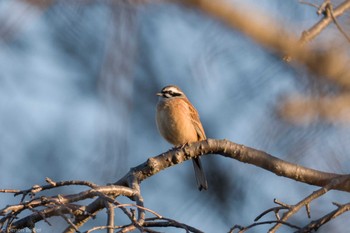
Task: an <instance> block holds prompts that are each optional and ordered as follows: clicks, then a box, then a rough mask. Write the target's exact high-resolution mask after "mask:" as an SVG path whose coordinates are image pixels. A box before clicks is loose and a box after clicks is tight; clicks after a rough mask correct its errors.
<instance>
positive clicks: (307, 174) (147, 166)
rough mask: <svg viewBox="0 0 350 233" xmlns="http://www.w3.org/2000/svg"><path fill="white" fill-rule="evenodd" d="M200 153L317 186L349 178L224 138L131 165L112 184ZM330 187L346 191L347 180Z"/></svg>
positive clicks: (147, 174) (149, 173) (141, 176)
mask: <svg viewBox="0 0 350 233" xmlns="http://www.w3.org/2000/svg"><path fill="white" fill-rule="evenodd" d="M204 154H220V155H223V156H225V157H228V158H232V159H236V160H238V161H241V162H244V163H249V164H252V165H255V166H257V167H260V168H263V169H265V170H268V171H270V172H272V173H275V174H276V175H278V176H284V177H287V178H290V179H293V180H295V181H299V182H303V183H307V184H311V185H316V186H320V187H323V186H325V185H327V184H328V183H329V182H330V181H332V179H334V178H340V177H342V176H346V177H349V178H350V176H349V175H342V174H335V173H327V172H322V171H317V170H314V169H310V168H306V167H303V166H300V165H297V164H294V163H290V162H286V161H283V160H281V159H279V158H277V157H274V156H272V155H269V154H268V153H265V152H263V151H260V150H256V149H253V148H249V147H246V146H243V145H239V144H236V143H233V142H230V141H228V140H214V139H207V140H205V141H201V142H195V143H191V144H189V145H186V146H184V147H183V148H179V149H176V150H171V151H168V152H166V153H164V154H161V155H159V156H156V157H152V158H149V159H148V160H147V161H146V162H145V163H143V164H141V165H139V166H137V167H135V168H132V169H131V170H130V172H129V173H128V174H127V175H126V176H125V177H123V178H122V179H121V180H119V181H118V182H116V183H115V184H118V185H121V184H124V183H125V180H126V179H128V177H130V176H136V177H137V179H138V180H139V182H141V181H143V180H144V179H146V178H148V177H150V176H153V175H155V174H157V173H158V172H160V171H161V170H164V169H165V168H167V167H170V166H173V165H175V164H178V163H182V162H184V161H186V160H189V159H192V158H195V157H198V156H200V155H204ZM334 189H337V190H342V191H347V192H350V182H346V183H344V184H343V185H341V186H337V187H335V188H334Z"/></svg>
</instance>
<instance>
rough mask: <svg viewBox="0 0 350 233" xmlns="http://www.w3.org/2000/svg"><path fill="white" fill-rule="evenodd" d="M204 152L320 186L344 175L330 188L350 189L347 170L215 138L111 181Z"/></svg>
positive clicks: (126, 180)
mask: <svg viewBox="0 0 350 233" xmlns="http://www.w3.org/2000/svg"><path fill="white" fill-rule="evenodd" d="M205 154H219V155H222V156H225V157H227V158H232V159H236V160H238V161H241V162H244V163H248V164H251V165H255V166H257V167H260V168H263V169H265V170H267V171H270V172H272V173H274V174H276V175H278V176H283V177H287V178H290V179H293V180H295V181H299V182H302V183H306V184H310V185H315V186H320V187H323V186H326V185H327V184H329V183H330V182H332V181H334V180H335V179H344V180H346V181H345V182H342V183H341V184H339V185H336V186H334V187H332V188H333V189H335V190H340V191H346V192H350V175H348V174H336V173H327V172H322V171H317V170H314V169H310V168H306V167H303V166H300V165H297V164H293V163H290V162H287V161H283V160H281V159H279V158H277V157H274V156H272V155H270V154H268V153H266V152H263V151H260V150H256V149H253V148H249V147H246V146H244V145H239V144H236V143H233V142H230V141H228V140H215V139H207V140H205V141H200V142H195V143H191V144H188V145H185V146H183V147H182V148H178V149H175V150H170V151H168V152H165V153H163V154H160V155H158V156H155V157H152V158H149V159H148V160H147V161H146V162H144V163H142V164H140V165H138V166H137V167H134V168H131V169H130V171H129V172H128V173H127V174H126V175H125V176H124V177H123V178H121V179H120V180H118V181H117V182H115V183H114V185H122V186H128V184H130V180H132V181H133V182H135V180H137V182H139V183H141V182H142V181H143V180H145V179H147V178H149V177H151V176H153V175H155V174H157V173H159V172H160V171H162V170H164V169H166V168H168V167H171V166H174V165H176V164H180V163H182V162H184V161H186V160H189V159H192V158H195V157H197V156H201V155H205ZM103 207H104V206H103V201H102V200H100V199H97V200H95V201H94V202H93V203H91V204H90V205H88V206H87V208H86V211H87V212H88V213H90V215H84V216H82V218H81V222H79V221H78V222H76V223H75V225H76V226H78V227H79V226H81V225H82V224H83V223H84V222H85V221H87V220H88V218H90V217H91V215H94V214H95V213H96V212H98V211H99V210H101V209H102V208H103ZM65 232H72V233H73V232H74V229H73V228H72V227H69V228H67V230H66V231H65Z"/></svg>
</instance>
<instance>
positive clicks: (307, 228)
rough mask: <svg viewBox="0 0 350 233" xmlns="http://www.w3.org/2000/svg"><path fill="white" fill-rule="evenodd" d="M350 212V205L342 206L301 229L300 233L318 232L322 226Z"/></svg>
mask: <svg viewBox="0 0 350 233" xmlns="http://www.w3.org/2000/svg"><path fill="white" fill-rule="evenodd" d="M349 210H350V203H347V204H344V205H340V206H338V208H337V209H336V210H334V211H332V212H330V213H329V214H327V215H325V216H323V217H322V218H320V219H317V220H315V221H312V222H311V223H310V224H308V225H306V226H305V227H303V228H302V229H300V230H299V231H298V232H300V233H302V232H303V233H307V232H312V230H314V231H317V230H318V229H319V228H320V227H321V226H322V225H324V224H326V223H327V222H329V221H330V220H332V219H334V218H336V217H338V216H339V215H341V214H343V213H345V212H347V211H349Z"/></svg>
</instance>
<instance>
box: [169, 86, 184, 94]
mask: <svg viewBox="0 0 350 233" xmlns="http://www.w3.org/2000/svg"><path fill="white" fill-rule="evenodd" d="M166 91H169V92H173V93H181V91H179V89H177V88H176V87H169V88H167V89H166Z"/></svg>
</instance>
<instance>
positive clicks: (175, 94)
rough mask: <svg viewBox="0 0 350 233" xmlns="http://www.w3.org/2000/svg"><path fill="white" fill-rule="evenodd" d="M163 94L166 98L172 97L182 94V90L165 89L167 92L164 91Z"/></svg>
mask: <svg viewBox="0 0 350 233" xmlns="http://www.w3.org/2000/svg"><path fill="white" fill-rule="evenodd" d="M163 96H164V97H165V98H171V97H176V96H182V93H181V92H172V91H165V92H163Z"/></svg>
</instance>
